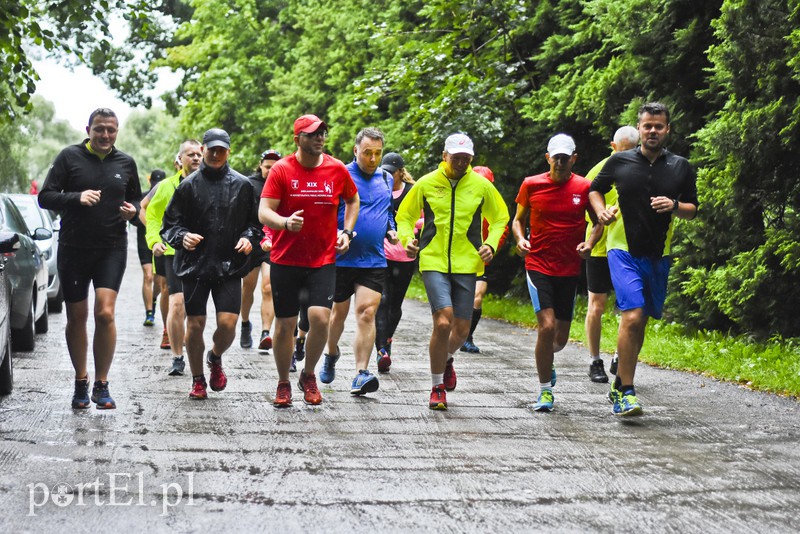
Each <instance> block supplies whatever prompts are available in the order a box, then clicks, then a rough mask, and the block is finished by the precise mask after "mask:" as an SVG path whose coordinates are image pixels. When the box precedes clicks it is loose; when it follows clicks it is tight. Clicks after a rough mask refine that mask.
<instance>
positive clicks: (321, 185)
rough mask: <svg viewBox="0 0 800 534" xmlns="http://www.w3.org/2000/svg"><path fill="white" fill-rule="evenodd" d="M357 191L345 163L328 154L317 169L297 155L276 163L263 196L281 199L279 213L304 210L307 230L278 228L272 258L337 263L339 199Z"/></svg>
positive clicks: (317, 264)
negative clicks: (297, 230)
mask: <svg viewBox="0 0 800 534" xmlns="http://www.w3.org/2000/svg"><path fill="white" fill-rule="evenodd" d="M357 192H358V190H357V189H356V186H355V184H354V183H353V179H352V178H351V177H350V173H349V172H347V168H346V167H345V166H344V163H342V162H341V161H339V160H338V159H336V158H334V157H331V156H329V155H328V154H323V155H322V164H321V165H320V166H318V167H315V168H313V169H307V168H305V167H303V166H302V165H300V163H298V161H297V158H296V157H295V155H294V154H290V155H289V156H287V157H285V158H283V159H282V160H280V161H278V162H277V163H275V165H274V166H273V167H272V170H271V171H270V173H269V178H268V179H267V182H266V183H265V184H264V189H263V191H262V192H261V197H262V198H273V199H279V200H280V205H279V206H278V210H277V212H278V214H279V215H282V216H284V217H289V216H290V215H291V214H292V213H294V212H296V211H298V210H303V229H302V230H300V231H299V232H289V231H287V230H274V231H273V239H272V250H271V252H270V261H272V262H274V263H278V264H280V265H292V266H296V267H322V266H323V265H328V264H331V263H334V262H335V261H336V239H337V235H338V234H337V230H338V229H337V227H336V226H337V215H338V210H339V201H340V198H345V199H350V198H353V197H354V196H355V195H356V193H357Z"/></svg>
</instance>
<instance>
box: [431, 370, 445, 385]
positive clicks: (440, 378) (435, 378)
mask: <svg viewBox="0 0 800 534" xmlns="http://www.w3.org/2000/svg"><path fill="white" fill-rule="evenodd" d="M431 383H432V384H433V387H436V386H438V385H439V384H444V373H440V374H438V375H437V374H436V373H431Z"/></svg>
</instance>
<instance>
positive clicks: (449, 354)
mask: <svg viewBox="0 0 800 534" xmlns="http://www.w3.org/2000/svg"><path fill="white" fill-rule="evenodd" d="M455 356H456V353H455V352H450V353H448V354H447V359H448V360H452V359H454V358H455Z"/></svg>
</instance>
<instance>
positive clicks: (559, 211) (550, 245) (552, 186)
mask: <svg viewBox="0 0 800 534" xmlns="http://www.w3.org/2000/svg"><path fill="white" fill-rule="evenodd" d="M591 185H592V183H591V182H590V181H589V180H587V179H586V178H584V177H583V176H579V175H577V174H575V173H573V174H572V175H571V176H570V177H569V179H568V180H567V181H566V182H564V183H562V184H557V183H555V182H553V181H552V180H551V179H550V173H549V172H546V173H544V174H537V175H536V176H528V177H527V178H525V180H524V181H523V182H522V186H521V187H520V189H519V194H517V204H520V205H522V206H524V207H526V208H528V210H529V212H530V237H529V238H528V241H530V244H531V251H530V253H529V254H528V255H527V256H525V268H526V269H528V270H531V271H538V272H540V273H543V274H546V275H549V276H578V275H579V274H580V270H581V257H580V255H579V254H578V251H577V250H576V249H577V248H578V245H579V244H580V243H581V242H582V241H584V236H585V231H586V219H585V216H586V208H587V206H588V205H589V186H591Z"/></svg>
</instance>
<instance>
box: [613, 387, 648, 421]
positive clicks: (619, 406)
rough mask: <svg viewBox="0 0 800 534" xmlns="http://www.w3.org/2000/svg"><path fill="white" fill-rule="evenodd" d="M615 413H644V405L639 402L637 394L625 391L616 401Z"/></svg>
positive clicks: (632, 414) (625, 414)
mask: <svg viewBox="0 0 800 534" xmlns="http://www.w3.org/2000/svg"><path fill="white" fill-rule="evenodd" d="M614 415H619V416H622V417H633V416H636V415H642V405H641V404H639V399H637V398H636V395H633V394H631V393H628V394H625V393H623V394H621V395H620V397H619V399H618V400H617V402H615V403H614Z"/></svg>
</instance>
